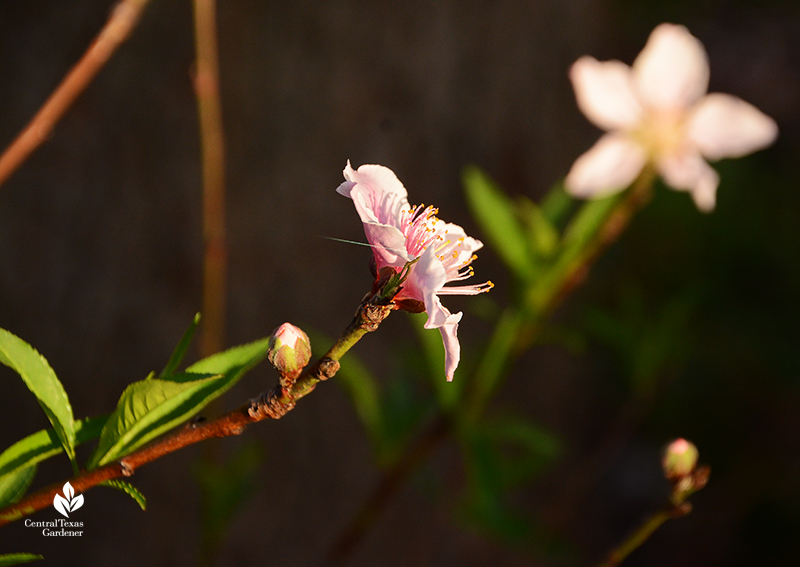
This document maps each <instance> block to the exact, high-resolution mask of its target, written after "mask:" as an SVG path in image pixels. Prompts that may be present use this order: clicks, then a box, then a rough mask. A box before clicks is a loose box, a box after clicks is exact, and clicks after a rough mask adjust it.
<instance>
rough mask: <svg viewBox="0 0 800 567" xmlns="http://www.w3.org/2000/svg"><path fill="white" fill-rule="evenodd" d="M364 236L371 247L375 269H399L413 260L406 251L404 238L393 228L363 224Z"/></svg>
mask: <svg viewBox="0 0 800 567" xmlns="http://www.w3.org/2000/svg"><path fill="white" fill-rule="evenodd" d="M364 234H366V235H367V241H368V242H369V243H370V245H371V246H372V253H373V254H374V255H375V261H376V262H377V264H378V265H377V268H378V269H379V270H380V269H381V268H383V267H384V266H393V267H395V268H399V267H401V266H403V265H404V264H405V263H406V262H409V261H411V260H413V258H412V257H411V256H409V254H408V253H407V251H406V237H405V236H404V235H403V233H402V232H400V230H398V229H397V228H395V227H393V226H388V225H385V224H378V223H369V222H365V223H364Z"/></svg>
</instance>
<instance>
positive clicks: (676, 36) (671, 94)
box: [633, 24, 708, 110]
mask: <svg viewBox="0 0 800 567" xmlns="http://www.w3.org/2000/svg"><path fill="white" fill-rule="evenodd" d="M633 75H634V81H635V82H636V87H637V89H638V92H639V95H640V97H641V98H640V100H641V102H642V104H644V105H646V106H649V107H650V108H654V109H658V110H681V109H687V108H689V107H690V106H691V105H692V104H694V103H695V102H696V101H697V100H699V99H700V97H701V96H703V95H704V94H705V92H706V90H707V89H708V56H707V55H706V50H705V48H704V47H703V44H702V43H700V40H698V39H697V38H696V37H694V36H693V35H692V34H690V33H689V30H687V29H686V28H685V27H683V26H676V25H674V24H661V25H660V26H658V27H657V28H656V29H654V30H653V33H651V34H650V38H649V39H648V40H647V45H645V46H644V49H643V50H642V52H641V53H640V54H639V56H638V57H637V58H636V61H634V63H633Z"/></svg>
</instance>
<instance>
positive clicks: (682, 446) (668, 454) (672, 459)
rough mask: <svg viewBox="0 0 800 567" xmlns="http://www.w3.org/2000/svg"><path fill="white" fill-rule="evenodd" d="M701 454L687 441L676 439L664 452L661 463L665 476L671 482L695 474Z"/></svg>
mask: <svg viewBox="0 0 800 567" xmlns="http://www.w3.org/2000/svg"><path fill="white" fill-rule="evenodd" d="M698 457H699V453H698V452H697V447H695V446H694V444H692V443H691V442H689V441H687V440H686V439H676V440H675V441H673V442H672V443H670V444H669V445H667V448H666V449H665V450H664V457H663V459H662V461H661V464H662V466H663V467H664V475H665V476H666V477H667V478H668V479H670V480H677V479H680V478H683V477H687V476H688V475H690V474H692V472H694V470H695V467H696V466H697V458H698Z"/></svg>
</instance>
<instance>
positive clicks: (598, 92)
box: [569, 57, 642, 130]
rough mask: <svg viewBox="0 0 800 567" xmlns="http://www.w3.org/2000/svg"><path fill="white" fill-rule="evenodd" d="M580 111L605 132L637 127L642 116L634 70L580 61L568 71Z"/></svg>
mask: <svg viewBox="0 0 800 567" xmlns="http://www.w3.org/2000/svg"><path fill="white" fill-rule="evenodd" d="M569 78H570V80H571V81H572V87H573V88H574V89H575V98H576V99H577V102H578V108H580V109H581V112H583V113H584V114H585V115H586V118H588V119H589V120H590V121H591V122H592V123H593V124H594V125H595V126H599V127H600V128H602V129H604V130H616V129H618V128H626V129H627V128H632V127H634V126H635V125H636V124H637V123H638V122H639V120H640V119H641V116H642V107H641V105H640V104H639V101H638V100H637V98H636V92H635V90H634V86H633V80H632V75H631V68H630V67H628V66H627V65H625V64H624V63H622V62H620V61H605V62H602V63H601V62H600V61H598V60H597V59H595V58H594V57H581V58H580V59H578V60H577V61H576V62H575V63H573V65H572V68H571V69H570V71H569Z"/></svg>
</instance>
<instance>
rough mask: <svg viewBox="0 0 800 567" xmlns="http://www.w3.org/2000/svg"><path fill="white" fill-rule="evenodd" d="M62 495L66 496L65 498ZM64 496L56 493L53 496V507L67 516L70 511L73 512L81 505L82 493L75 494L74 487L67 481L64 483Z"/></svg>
mask: <svg viewBox="0 0 800 567" xmlns="http://www.w3.org/2000/svg"><path fill="white" fill-rule="evenodd" d="M64 496H66V498H64ZM64 496H61V495H60V494H56V497H55V498H53V507H54V508H55V509H56V510H58V511H59V512H60V513H61V514H62V515H63V516H66V517H67V518H69V513H70V512H74V511H75V510H77V509H78V508H80V507H81V506H83V494H79V495H78V496H75V489H73V488H72V485H71V484H70V483H69V482H67V483H66V484H65V485H64Z"/></svg>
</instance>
